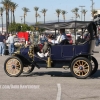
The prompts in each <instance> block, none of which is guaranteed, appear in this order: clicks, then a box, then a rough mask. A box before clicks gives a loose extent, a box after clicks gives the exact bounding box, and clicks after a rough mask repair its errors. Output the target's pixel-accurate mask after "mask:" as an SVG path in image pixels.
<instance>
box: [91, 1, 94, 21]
mask: <svg viewBox="0 0 100 100" xmlns="http://www.w3.org/2000/svg"><path fill="white" fill-rule="evenodd" d="M91 1H92V6H91V8H92V10H91V12H92V13H93V9H94V8H93V5H94V2H93V0H91ZM92 17H93V20H94V15H93V14H92Z"/></svg>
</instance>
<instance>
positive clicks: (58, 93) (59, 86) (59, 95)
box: [56, 84, 61, 100]
mask: <svg viewBox="0 0 100 100" xmlns="http://www.w3.org/2000/svg"><path fill="white" fill-rule="evenodd" d="M57 87H58V92H57V98H56V100H61V85H60V84H57Z"/></svg>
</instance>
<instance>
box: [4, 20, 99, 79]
mask: <svg viewBox="0 0 100 100" xmlns="http://www.w3.org/2000/svg"><path fill="white" fill-rule="evenodd" d="M36 27H38V28H44V29H47V30H51V29H52V30H55V36H56V34H58V32H59V31H58V32H57V31H56V30H59V29H61V28H65V29H73V30H74V35H75V34H76V30H77V29H81V31H82V38H80V39H79V40H75V42H74V43H73V44H70V43H68V42H66V41H67V40H63V41H62V42H61V43H60V44H56V45H54V44H49V45H50V46H49V49H48V50H49V55H48V56H47V57H43V58H40V57H39V56H38V55H37V50H36V49H37V48H38V45H34V43H33V44H31V45H29V46H24V47H20V49H19V50H18V51H16V52H14V54H13V55H12V56H11V57H9V58H7V59H6V61H5V63H4V71H5V73H6V74H7V75H8V76H11V77H17V76H19V75H20V74H21V73H24V74H29V73H31V72H32V71H33V70H34V67H37V68H41V67H45V68H65V69H66V68H70V71H71V73H72V75H73V76H74V77H76V78H78V79H84V78H87V77H89V76H91V75H93V74H94V73H95V72H96V71H97V69H98V62H97V60H96V58H95V57H93V56H92V55H93V54H94V53H96V51H94V47H95V37H96V36H97V29H96V25H95V23H94V22H91V21H85V22H83V21H69V22H55V23H46V24H39V25H38V26H36ZM86 30H87V33H88V36H89V37H88V39H85V38H83V34H84V32H85V31H86ZM38 49H39V48H38Z"/></svg>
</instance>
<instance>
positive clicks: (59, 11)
mask: <svg viewBox="0 0 100 100" xmlns="http://www.w3.org/2000/svg"><path fill="white" fill-rule="evenodd" d="M56 13H57V17H58V22H59V15H60V13H61V10H60V9H56Z"/></svg>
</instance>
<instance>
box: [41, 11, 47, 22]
mask: <svg viewBox="0 0 100 100" xmlns="http://www.w3.org/2000/svg"><path fill="white" fill-rule="evenodd" d="M41 12H42V13H43V15H44V24H45V15H46V12H47V9H42V11H41Z"/></svg>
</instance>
